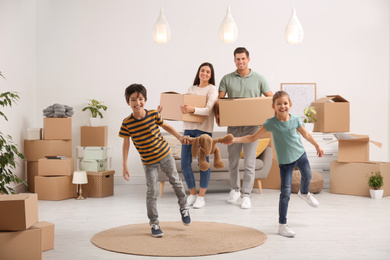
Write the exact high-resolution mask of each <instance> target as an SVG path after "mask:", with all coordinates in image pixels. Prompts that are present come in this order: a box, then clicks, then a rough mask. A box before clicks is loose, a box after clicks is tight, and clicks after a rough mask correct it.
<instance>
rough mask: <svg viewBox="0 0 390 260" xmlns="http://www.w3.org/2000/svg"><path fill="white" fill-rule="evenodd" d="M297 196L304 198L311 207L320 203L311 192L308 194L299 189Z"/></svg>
mask: <svg viewBox="0 0 390 260" xmlns="http://www.w3.org/2000/svg"><path fill="white" fill-rule="evenodd" d="M298 197H300V198H301V199H303V200H305V201H306V202H307V204H309V205H310V206H312V207H315V208H317V207H318V206H319V205H320V203H319V202H318V201H317V200H316V199H315V198H314V197H313V194H311V193H310V192H309V193H308V194H302V193H301V191H298Z"/></svg>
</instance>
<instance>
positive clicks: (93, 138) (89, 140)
mask: <svg viewBox="0 0 390 260" xmlns="http://www.w3.org/2000/svg"><path fill="white" fill-rule="evenodd" d="M107 136H108V128H107V126H82V127H81V136H80V145H81V146H107Z"/></svg>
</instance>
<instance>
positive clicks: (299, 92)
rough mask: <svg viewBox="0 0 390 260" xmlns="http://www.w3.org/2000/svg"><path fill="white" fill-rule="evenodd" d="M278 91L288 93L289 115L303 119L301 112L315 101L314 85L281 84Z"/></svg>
mask: <svg viewBox="0 0 390 260" xmlns="http://www.w3.org/2000/svg"><path fill="white" fill-rule="evenodd" d="M280 89H281V90H284V91H286V92H287V93H288V95H289V96H290V99H291V103H292V107H291V110H290V113H291V114H294V115H297V116H299V117H301V118H304V116H305V115H304V113H303V110H304V109H305V108H306V107H308V106H310V105H311V102H313V101H315V100H316V98H317V97H316V95H317V92H316V91H317V89H316V83H281V84H280Z"/></svg>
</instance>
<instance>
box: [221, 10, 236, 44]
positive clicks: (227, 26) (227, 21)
mask: <svg viewBox="0 0 390 260" xmlns="http://www.w3.org/2000/svg"><path fill="white" fill-rule="evenodd" d="M237 36H238V29H237V25H236V22H235V21H234V19H233V16H232V14H231V12H230V6H229V7H228V8H227V12H226V16H225V18H224V19H223V21H222V24H221V27H220V28H219V38H221V41H222V42H224V43H233V42H235V41H236V40H237Z"/></svg>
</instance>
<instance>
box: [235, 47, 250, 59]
mask: <svg viewBox="0 0 390 260" xmlns="http://www.w3.org/2000/svg"><path fill="white" fill-rule="evenodd" d="M237 53H245V54H246V57H247V58H249V51H248V50H247V49H246V48H245V47H238V48H236V49H235V50H234V53H233V55H234V57H236V54H237Z"/></svg>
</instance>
